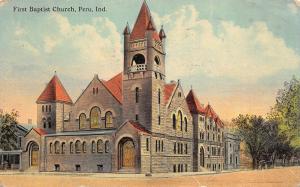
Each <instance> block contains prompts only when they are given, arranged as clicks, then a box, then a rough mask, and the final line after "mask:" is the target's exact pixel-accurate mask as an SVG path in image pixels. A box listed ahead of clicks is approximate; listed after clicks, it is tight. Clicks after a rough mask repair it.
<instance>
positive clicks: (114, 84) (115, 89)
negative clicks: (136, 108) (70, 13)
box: [102, 73, 123, 104]
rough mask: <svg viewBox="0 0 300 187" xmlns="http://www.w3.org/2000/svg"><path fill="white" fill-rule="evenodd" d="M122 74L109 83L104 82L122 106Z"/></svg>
mask: <svg viewBox="0 0 300 187" xmlns="http://www.w3.org/2000/svg"><path fill="white" fill-rule="evenodd" d="M122 80H123V75H122V73H119V74H117V75H116V76H114V77H113V78H111V79H110V80H108V81H102V83H103V84H104V86H105V87H106V88H107V89H108V90H109V92H110V93H111V94H112V95H113V96H114V97H115V98H116V99H117V100H118V102H119V103H121V104H122V101H123V100H122Z"/></svg>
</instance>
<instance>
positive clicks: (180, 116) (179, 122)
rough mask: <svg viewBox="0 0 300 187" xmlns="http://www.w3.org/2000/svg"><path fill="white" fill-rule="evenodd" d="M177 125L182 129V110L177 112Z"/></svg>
mask: <svg viewBox="0 0 300 187" xmlns="http://www.w3.org/2000/svg"><path fill="white" fill-rule="evenodd" d="M177 126H178V128H179V127H180V130H181V131H182V112H181V111H180V110H179V111H178V113H177Z"/></svg>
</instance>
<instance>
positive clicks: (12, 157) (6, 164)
mask: <svg viewBox="0 0 300 187" xmlns="http://www.w3.org/2000/svg"><path fill="white" fill-rule="evenodd" d="M15 128H16V132H15V136H16V137H17V141H16V142H10V143H11V144H14V145H10V147H15V148H14V150H9V151H8V150H2V149H0V170H6V169H20V164H21V163H20V158H21V153H22V150H21V143H22V138H23V137H24V136H25V135H26V134H27V133H28V131H29V129H27V128H25V127H24V126H23V125H19V124H17V125H16V126H15Z"/></svg>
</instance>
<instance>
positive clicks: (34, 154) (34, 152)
mask: <svg viewBox="0 0 300 187" xmlns="http://www.w3.org/2000/svg"><path fill="white" fill-rule="evenodd" d="M29 161H30V162H29V165H30V167H38V165H39V146H38V144H37V143H35V142H32V143H31V144H30V147H29Z"/></svg>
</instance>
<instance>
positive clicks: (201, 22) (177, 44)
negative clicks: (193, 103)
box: [153, 5, 300, 82]
mask: <svg viewBox="0 0 300 187" xmlns="http://www.w3.org/2000/svg"><path fill="white" fill-rule="evenodd" d="M153 16H154V17H155V20H159V21H158V23H159V24H161V23H163V24H164V25H165V31H166V33H167V53H168V57H167V62H169V63H168V67H167V70H168V69H169V70H172V71H168V72H167V73H168V75H169V77H170V78H172V79H174V78H176V77H178V76H180V77H184V76H197V75H201V73H203V74H206V75H207V76H210V77H227V78H233V79H237V80H239V81H243V82H247V81H253V82H255V81H257V80H258V79H260V78H263V77H266V76H270V75H274V74H276V73H278V72H279V71H282V70H291V69H294V68H296V67H299V64H300V57H299V55H297V54H296V53H295V51H293V50H292V49H290V48H288V47H287V46H286V44H285V42H284V41H283V39H281V38H279V37H277V36H275V35H274V34H273V33H272V32H271V31H270V30H269V29H268V27H267V26H266V24H265V23H264V22H255V23H253V24H252V25H250V26H249V27H245V28H244V27H240V26H238V25H235V24H234V23H232V22H228V21H222V22H220V23H219V24H218V25H212V24H211V23H210V22H209V21H208V20H205V19H200V18H199V13H198V11H197V10H196V8H195V7H194V6H193V5H188V6H183V7H182V8H180V9H179V10H177V11H175V12H173V13H171V14H169V15H165V16H163V17H159V16H158V15H157V14H155V13H154V14H153ZM178 67H180V68H178Z"/></svg>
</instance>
